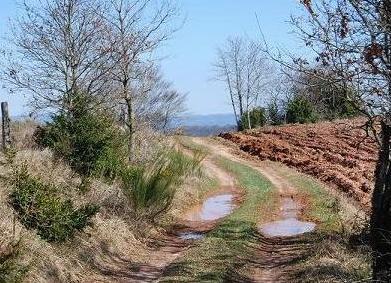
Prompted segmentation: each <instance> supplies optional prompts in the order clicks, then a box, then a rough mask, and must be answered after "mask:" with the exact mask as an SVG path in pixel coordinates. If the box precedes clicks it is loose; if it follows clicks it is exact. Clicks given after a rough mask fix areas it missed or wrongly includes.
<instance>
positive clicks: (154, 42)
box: [105, 0, 179, 158]
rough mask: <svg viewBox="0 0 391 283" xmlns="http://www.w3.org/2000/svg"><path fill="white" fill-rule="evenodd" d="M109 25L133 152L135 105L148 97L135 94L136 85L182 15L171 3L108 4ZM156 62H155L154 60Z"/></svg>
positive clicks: (127, 0)
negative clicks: (141, 98) (142, 97)
mask: <svg viewBox="0 0 391 283" xmlns="http://www.w3.org/2000/svg"><path fill="white" fill-rule="evenodd" d="M107 1H108V5H107V12H106V15H105V18H106V21H107V22H108V23H109V25H110V29H111V32H110V41H111V46H112V47H113V48H112V58H113V60H114V62H115V68H113V69H112V73H111V74H112V77H113V80H114V81H115V82H116V83H117V84H118V97H117V98H118V99H119V101H120V103H121V104H124V105H125V106H126V107H125V116H126V127H127V130H128V146H129V152H130V154H131V153H132V152H133V137H134V131H135V109H134V101H135V100H136V99H137V96H140V95H145V94H146V93H142V92H135V91H134V90H136V89H137V88H136V87H134V84H137V83H139V81H140V77H143V76H144V75H145V72H148V70H146V69H145V65H146V61H149V60H151V58H152V55H153V52H154V51H155V50H156V49H157V48H158V47H159V46H160V45H161V44H162V43H163V42H165V41H166V40H167V39H169V38H170V37H171V35H172V34H173V33H174V32H175V31H176V30H177V28H178V27H179V25H177V24H176V23H177V22H176V20H177V19H178V16H179V13H178V9H177V7H176V6H175V5H174V4H173V2H171V1H170V0H164V1H157V0H107ZM152 59H153V58H152ZM129 158H130V157H129Z"/></svg>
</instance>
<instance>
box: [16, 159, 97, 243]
mask: <svg viewBox="0 0 391 283" xmlns="http://www.w3.org/2000/svg"><path fill="white" fill-rule="evenodd" d="M12 184H13V186H14V190H13V192H12V194H11V204H12V205H13V207H14V209H15V210H16V211H17V212H18V217H19V219H20V221H21V222H22V223H23V225H25V226H26V227H27V228H29V229H36V230H37V232H38V234H39V235H40V236H41V237H42V238H43V239H45V240H47V241H50V242H62V241H65V240H66V239H68V238H70V237H72V235H73V234H74V232H75V231H77V230H82V229H83V228H84V227H86V226H87V225H89V221H90V219H91V217H92V216H94V215H95V214H96V213H97V211H98V208H97V206H94V205H86V206H84V207H82V208H79V209H76V208H74V206H73V203H72V201H71V200H63V199H62V198H61V197H60V196H59V195H58V194H57V192H58V190H57V188H56V187H54V186H52V185H48V184H45V183H43V182H42V181H41V180H39V179H38V178H34V177H32V176H30V175H29V173H28V172H27V168H26V166H22V167H21V168H20V169H16V170H15V171H14V173H13V178H12Z"/></svg>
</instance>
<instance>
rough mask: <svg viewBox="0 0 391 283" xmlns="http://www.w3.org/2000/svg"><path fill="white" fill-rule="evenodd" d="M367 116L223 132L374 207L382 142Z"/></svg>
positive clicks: (252, 150) (251, 150) (249, 150)
mask: <svg viewBox="0 0 391 283" xmlns="http://www.w3.org/2000/svg"><path fill="white" fill-rule="evenodd" d="M364 122H365V121H364V120H362V119H355V120H338V121H334V122H322V123H317V124H307V125H285V126H277V127H266V128H262V129H257V130H252V131H247V132H244V133H225V134H221V135H220V136H221V137H222V138H224V139H226V140H229V141H231V142H233V143H235V144H236V145H238V146H239V148H240V149H241V150H243V151H245V152H247V153H249V154H251V155H254V156H257V157H258V158H259V159H261V160H266V159H268V160H272V161H278V162H282V163H284V164H286V165H288V166H291V167H295V168H297V169H298V170H299V171H301V172H304V173H306V174H309V175H312V176H314V177H316V178H318V179H320V180H322V181H324V182H325V183H327V184H329V185H331V186H333V187H335V188H337V189H339V190H342V191H343V192H345V193H347V194H348V195H349V196H351V197H353V198H354V199H356V200H357V201H359V202H360V203H361V204H362V205H363V206H364V207H366V208H369V207H370V193H371V188H372V187H373V179H374V170H375V163H376V159H377V152H378V146H377V143H376V142H375V140H374V139H373V138H370V137H367V135H366V133H365V131H364V130H362V129H361V128H360V126H362V125H363V124H364Z"/></svg>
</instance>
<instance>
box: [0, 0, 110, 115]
mask: <svg viewBox="0 0 391 283" xmlns="http://www.w3.org/2000/svg"><path fill="white" fill-rule="evenodd" d="M106 33H107V27H106V25H105V23H104V21H103V20H102V17H101V6H100V5H99V3H98V2H96V3H95V4H94V5H91V2H90V1H87V0H38V1H35V2H33V1H29V2H27V1H25V2H24V5H23V9H22V16H21V17H20V18H18V19H17V20H16V21H15V22H14V23H13V34H12V38H11V39H10V40H11V43H12V45H11V46H12V49H13V52H12V53H11V56H7V57H8V58H7V60H6V63H5V66H4V72H3V74H2V77H3V79H4V80H5V81H6V82H7V83H8V84H9V86H10V88H11V89H12V90H13V91H15V90H20V91H23V92H25V93H28V94H31V97H32V102H33V106H35V107H36V108H38V109H42V108H51V109H54V110H58V109H60V110H64V111H72V109H73V108H74V98H75V96H76V95H78V93H83V95H86V96H87V97H91V98H92V97H94V101H96V102H98V103H100V102H103V100H104V98H105V95H104V94H105V91H106V89H107V87H108V80H107V79H108V76H107V74H108V70H109V69H110V66H108V64H109V62H111V60H109V59H110V55H111V53H110V52H109V51H110V45H109V44H108V42H107V41H106V40H105V38H106V36H105V34H106ZM6 54H10V53H6Z"/></svg>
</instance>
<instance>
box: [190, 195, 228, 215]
mask: <svg viewBox="0 0 391 283" xmlns="http://www.w3.org/2000/svg"><path fill="white" fill-rule="evenodd" d="M234 208H235V204H234V195H233V194H220V195H216V196H211V197H209V198H207V199H206V200H205V201H204V202H203V203H202V204H201V205H199V206H196V207H194V208H193V209H192V210H191V211H190V212H189V213H188V214H187V215H186V217H185V219H186V220H189V221H214V220H217V219H220V218H222V217H225V216H227V215H229V214H230V213H231V212H232V211H233V210H234Z"/></svg>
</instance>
